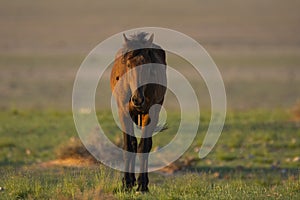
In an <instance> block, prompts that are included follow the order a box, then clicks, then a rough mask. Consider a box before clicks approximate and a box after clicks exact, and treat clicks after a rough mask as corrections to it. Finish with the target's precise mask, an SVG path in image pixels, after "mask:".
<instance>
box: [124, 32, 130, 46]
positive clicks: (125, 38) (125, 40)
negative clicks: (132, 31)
mask: <svg viewBox="0 0 300 200" xmlns="http://www.w3.org/2000/svg"><path fill="white" fill-rule="evenodd" d="M123 38H124V42H125V44H127V42H128V41H129V40H128V38H127V37H126V35H125V33H123Z"/></svg>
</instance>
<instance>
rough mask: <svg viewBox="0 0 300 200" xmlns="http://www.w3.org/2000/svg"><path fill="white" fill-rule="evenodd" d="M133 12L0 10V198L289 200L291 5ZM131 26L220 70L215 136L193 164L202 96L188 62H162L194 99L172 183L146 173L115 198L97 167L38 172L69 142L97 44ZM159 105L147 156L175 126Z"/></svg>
mask: <svg viewBox="0 0 300 200" xmlns="http://www.w3.org/2000/svg"><path fill="white" fill-rule="evenodd" d="M143 3H144V5H143V4H141V3H140V2H138V1H129V2H125V1H124V2H123V1H122V2H119V3H116V2H113V1H101V2H100V1H92V2H91V3H89V4H88V3H85V4H84V3H83V2H80V1H70V0H63V1H61V2H59V3H58V2H49V3H47V4H46V3H44V2H42V1H41V2H36V1H33V0H29V1H26V2H25V1H24V2H23V1H20V2H17V3H16V2H12V1H6V0H5V1H1V3H0V4H1V6H0V16H1V17H0V24H1V31H0V72H1V73H0V199H299V198H300V154H299V152H300V87H299V85H300V76H299V74H300V36H299V35H300V14H299V11H298V8H299V5H300V4H299V2H297V1H294V0H289V1H285V2H282V1H279V0H275V1H264V2H261V1H258V0H254V1H244V2H240V1H238V0H230V1H227V3H226V4H225V3H224V2H221V1H209V2H206V1H205V2H204V1H200V2H197V1H193V0H188V1H186V2H185V3H184V4H183V3H181V2H180V1H174V2H173V3H172V5H171V4H170V3H169V2H167V1H164V2H159V1H156V0H155V1H151V2H143ZM149 8H152V9H150V10H149ZM128 10H130V12H128ZM140 26H162V27H166V28H171V29H175V30H178V31H181V32H183V33H185V34H187V35H190V36H191V37H193V38H194V39H196V40H197V41H199V42H200V43H201V44H202V45H203V46H204V48H205V49H206V50H207V51H208V52H209V53H210V55H211V57H212V58H213V59H214V61H215V62H216V64H217V66H218V67H219V70H220V72H221V74H222V77H223V79H224V84H225V87H226V94H227V101H228V106H227V118H226V122H225V126H224V129H223V132H222V135H221V137H220V139H219V141H218V143H217V145H216V146H215V148H214V149H213V151H212V152H211V153H210V154H209V155H208V156H207V157H206V158H205V159H199V158H198V154H197V151H198V150H199V147H200V146H201V144H202V142H203V137H204V135H205V133H206V130H207V127H208V124H209V119H210V108H209V107H210V100H209V94H208V92H207V89H206V87H205V83H204V82H203V80H202V79H201V77H199V76H197V75H195V74H194V73H193V71H192V70H190V69H191V68H189V67H186V66H187V65H188V64H187V63H185V62H184V61H183V60H178V58H176V57H173V56H172V55H169V56H168V63H169V65H170V66H174V67H175V68H176V69H177V70H179V71H180V72H182V74H184V75H185V76H187V77H188V79H189V80H190V81H191V84H192V86H193V88H194V89H195V90H196V94H197V96H198V97H199V103H200V106H201V118H200V122H201V126H200V127H199V130H198V134H197V137H196V138H195V140H194V142H193V144H192V145H191V146H190V148H189V149H188V151H187V152H186V153H185V154H184V155H183V156H182V158H181V159H180V160H179V161H178V162H179V163H180V162H181V161H182V162H184V161H186V160H188V159H190V160H193V162H191V163H189V164H188V165H185V166H183V167H181V168H180V169H179V170H176V171H175V172H174V173H166V172H162V171H158V172H152V173H150V193H148V194H136V193H135V192H134V191H132V192H123V191H122V190H121V179H122V174H121V173H120V172H118V171H115V170H112V169H110V168H108V167H106V166H104V165H102V164H93V165H88V164H87V165H83V166H82V165H81V164H82V163H75V164H74V163H73V165H72V166H69V167H67V166H62V165H50V164H49V163H51V161H53V160H57V159H59V158H61V157H64V156H66V154H68V153H70V152H67V151H66V149H67V147H72V145H74V144H75V143H76V142H74V141H78V135H77V132H76V130H75V126H74V121H73V117H72V111H71V104H72V87H73V82H74V79H75V76H76V72H77V70H78V68H79V66H80V64H81V62H82V61H83V59H84V58H85V56H86V55H87V54H88V52H89V51H90V50H91V49H92V48H93V47H94V46H95V45H97V44H98V43H99V42H101V41H102V40H104V39H105V38H107V37H109V36H110V35H112V34H115V33H117V32H120V31H124V30H126V29H130V28H135V27H140ZM154 40H155V39H154ZM108 72H109V71H108ZM110 95H111V94H110V91H109V85H108V73H107V74H106V75H105V76H104V78H103V79H102V80H101V81H100V83H99V91H97V95H96V102H97V103H96V104H97V105H96V107H97V115H98V120H99V122H100V123H101V124H103V125H104V128H105V130H107V132H109V133H110V134H109V135H108V137H109V138H110V139H111V141H113V142H115V143H116V144H119V143H120V138H121V135H120V133H119V132H120V131H119V129H118V128H117V127H116V126H115V124H114V122H113V121H112V120H111V118H110V117H108V116H110V111H109V110H108V107H107V105H103V104H100V103H99V102H100V100H101V101H104V100H105V101H107V99H109V98H110ZM169 95H170V98H169V99H170V101H169V102H166V107H167V108H169V110H172V112H168V118H167V123H168V126H169V129H167V130H166V131H165V132H162V133H159V134H157V135H156V136H155V137H154V143H153V145H154V148H153V149H155V148H158V147H161V146H164V145H166V144H168V142H169V141H170V140H171V139H172V138H173V137H174V134H175V133H176V128H177V126H178V122H179V121H180V117H179V112H177V110H176V109H175V107H176V103H174V101H173V100H172V98H171V94H169ZM107 102H108V101H107ZM76 144H78V143H76ZM75 156H76V155H75ZM83 162H85V161H83ZM86 162H88V161H86ZM76 164H78V165H79V164H80V166H77V167H76V166H74V165H76ZM83 164H84V163H83Z"/></svg>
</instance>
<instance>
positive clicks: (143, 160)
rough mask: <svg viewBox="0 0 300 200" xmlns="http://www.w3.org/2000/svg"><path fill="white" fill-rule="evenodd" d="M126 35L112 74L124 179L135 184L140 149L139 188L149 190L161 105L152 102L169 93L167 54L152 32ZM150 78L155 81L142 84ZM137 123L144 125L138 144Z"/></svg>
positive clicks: (127, 185)
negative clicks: (136, 164)
mask: <svg viewBox="0 0 300 200" xmlns="http://www.w3.org/2000/svg"><path fill="white" fill-rule="evenodd" d="M123 36H124V45H123V48H122V49H120V50H119V52H118V53H117V55H116V58H115V62H114V66H113V68H112V72H111V78H110V84H111V89H112V91H113V95H114V97H115V99H116V102H117V105H118V113H119V119H120V124H121V127H122V131H123V139H124V144H123V150H124V165H125V170H124V171H125V174H124V178H123V180H122V182H123V187H124V188H125V189H132V187H133V186H134V185H135V184H136V179H135V174H134V173H135V155H136V153H139V154H138V155H139V161H140V172H139V176H138V188H137V191H141V192H144V191H148V183H149V179H148V157H149V152H150V150H151V148H152V135H153V132H154V129H155V128H156V126H157V123H158V117H159V112H160V108H161V107H160V106H153V105H155V104H159V105H162V104H163V101H164V96H165V93H166V87H165V86H166V55H165V51H164V50H162V49H161V47H160V46H158V45H156V44H154V43H153V34H152V35H151V36H150V37H149V39H147V36H148V33H144V32H141V33H137V34H135V35H132V36H130V38H129V39H128V38H127V37H126V35H125V34H123ZM155 63H156V64H155ZM155 65H160V66H162V67H155ZM121 78H122V81H120V80H121ZM147 80H156V81H155V82H154V83H153V82H151V83H148V84H143V82H145V81H147ZM119 81H120V82H119ZM117 83H119V85H118V89H116V85H117ZM157 83H164V84H157ZM152 106H153V107H152ZM151 107H152V108H153V109H152V108H151ZM150 108H151V110H150ZM152 111H153V112H152ZM135 124H136V125H138V126H140V127H141V129H142V135H141V139H140V141H139V144H138V141H137V138H136V136H135V135H134V125H135Z"/></svg>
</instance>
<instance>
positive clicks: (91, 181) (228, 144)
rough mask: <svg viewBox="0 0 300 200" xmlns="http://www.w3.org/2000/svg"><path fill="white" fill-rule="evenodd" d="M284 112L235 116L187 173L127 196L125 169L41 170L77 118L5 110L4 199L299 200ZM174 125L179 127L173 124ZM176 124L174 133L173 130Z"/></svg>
mask: <svg viewBox="0 0 300 200" xmlns="http://www.w3.org/2000/svg"><path fill="white" fill-rule="evenodd" d="M290 117H291V116H290V114H289V112H286V111H284V110H276V111H272V112H271V111H263V110H255V111H247V112H232V111H231V112H229V113H228V116H227V121H226V125H225V127H224V131H223V133H222V135H221V137H220V139H219V141H218V143H217V145H216V147H215V148H214V150H213V151H212V152H211V153H210V154H209V155H208V157H206V158H205V159H203V160H197V162H196V163H195V164H194V165H193V166H191V167H189V168H187V169H186V170H184V171H181V172H178V173H176V174H175V175H171V176H166V175H163V174H161V173H155V172H153V173H150V193H149V194H136V193H135V192H134V191H132V192H123V191H121V178H122V174H121V173H120V172H117V171H114V170H111V169H109V168H107V167H105V166H99V167H93V168H63V167H52V168H42V167H39V166H40V165H38V163H40V162H42V161H49V160H52V159H55V158H56V157H57V150H58V149H59V148H60V147H61V146H63V145H67V144H68V143H69V140H70V138H72V137H77V134H76V131H75V128H74V124H73V118H72V113H70V112H64V111H61V112H57V111H25V110H16V109H14V110H7V111H3V112H1V113H0V119H1V125H0V174H1V179H0V187H4V191H0V199H97V198H98V199H112V198H115V199H241V198H245V199H264V198H270V199H298V198H299V197H300V179H299V166H300V163H299V161H293V159H294V158H295V157H297V156H299V152H300V140H299V138H300V129H299V123H295V122H291V121H290ZM98 118H99V121H100V122H101V123H102V124H104V125H105V126H104V127H105V128H104V129H105V130H110V133H112V134H111V135H110V136H109V137H110V138H111V140H112V141H115V139H116V138H117V137H120V133H119V131H118V128H117V127H115V125H114V123H112V121H111V119H110V117H109V113H108V112H99V113H98ZM178 119H179V118H178V115H177V114H176V113H170V114H168V123H169V126H170V128H169V129H168V130H166V131H165V132H162V133H160V134H158V135H157V136H155V137H154V143H153V144H154V147H155V146H163V145H165V144H167V143H168V142H167V141H169V140H170V137H172V136H173V134H174V133H173V132H174V131H176V126H175V124H176V123H175V122H176V121H177V120H178ZM171 122H173V123H174V124H172V123H171ZM201 122H202V123H201V124H202V125H201V127H200V129H199V132H198V136H197V137H196V139H195V141H194V143H193V144H192V145H191V147H190V149H189V150H188V151H187V152H186V154H185V155H184V156H192V157H196V156H197V152H195V149H197V148H199V147H200V145H201V143H202V139H203V137H204V134H205V131H206V129H207V125H208V122H209V114H208V113H203V114H202V116H201ZM174 127H175V128H174Z"/></svg>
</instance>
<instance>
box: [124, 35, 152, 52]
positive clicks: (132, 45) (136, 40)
mask: <svg viewBox="0 0 300 200" xmlns="http://www.w3.org/2000/svg"><path fill="white" fill-rule="evenodd" d="M148 35H149V33H146V32H138V33H135V34H132V35H130V36H129V37H128V40H127V41H126V42H125V43H124V44H123V52H128V51H131V50H133V49H139V48H147V47H149V46H146V45H147V44H148V39H147V36H148Z"/></svg>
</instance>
